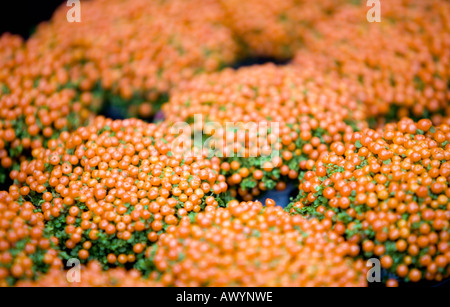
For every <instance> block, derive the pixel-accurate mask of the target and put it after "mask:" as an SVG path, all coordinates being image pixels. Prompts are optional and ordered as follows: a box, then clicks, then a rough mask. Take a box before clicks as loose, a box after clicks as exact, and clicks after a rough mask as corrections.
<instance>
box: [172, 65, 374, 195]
mask: <svg viewBox="0 0 450 307" xmlns="http://www.w3.org/2000/svg"><path fill="white" fill-rule="evenodd" d="M351 87H352V85H351V84H350V83H347V82H340V80H339V79H338V78H336V76H335V75H333V74H328V75H319V74H316V73H315V72H314V70H300V69H295V68H293V67H290V66H281V67H280V66H275V65H273V64H266V65H262V66H252V67H244V68H241V69H238V70H232V69H226V70H224V71H222V72H219V73H214V74H209V75H200V76H197V77H196V78H194V79H192V80H191V81H189V82H183V83H181V84H180V85H179V86H178V87H177V89H176V90H174V91H173V92H172V95H171V98H170V100H169V102H167V103H166V104H165V105H164V106H163V111H164V113H165V114H167V117H166V120H165V122H166V123H167V124H174V123H177V122H187V123H190V122H193V124H192V129H193V130H194V131H198V130H199V131H200V133H203V134H206V135H208V136H211V135H212V139H213V141H214V144H213V145H214V146H212V147H214V148H213V150H214V151H215V152H216V155H217V156H219V157H223V158H222V161H223V162H222V165H221V169H222V172H223V174H224V175H226V176H227V183H228V184H229V185H230V186H236V187H239V189H233V190H232V192H233V194H232V196H233V197H234V196H236V192H238V193H239V194H240V196H242V197H243V198H244V200H251V199H252V197H254V196H257V195H259V193H260V191H261V190H263V191H264V190H267V189H273V188H274V187H275V186H277V189H283V188H284V187H285V182H284V181H286V180H295V179H296V178H297V177H298V175H299V172H300V171H301V170H302V169H305V167H306V165H307V164H310V163H313V160H316V159H317V158H318V157H319V156H320V154H321V153H324V152H326V151H327V150H328V146H329V144H331V143H332V142H333V141H340V140H342V136H343V135H344V134H345V133H351V132H353V131H354V129H357V130H359V129H362V128H364V127H365V125H366V123H365V121H364V107H363V106H362V105H361V104H359V103H358V102H357V101H356V100H354V99H352V97H350V96H349V95H348V94H347V93H348V92H349V91H351V89H349V88H351ZM198 114H200V115H202V116H201V118H200V117H198V116H197V115H198ZM197 118H199V119H197ZM230 123H231V124H235V125H236V129H235V130H232V129H230V127H229V126H227V125H228V124H230ZM239 123H241V124H242V126H239ZM272 123H277V124H278V125H277V126H273V127H272ZM246 124H253V125H254V126H245V125H246ZM208 126H209V127H210V128H212V129H208ZM262 128H264V130H263V129H262ZM208 130H210V131H208ZM230 133H231V135H230ZM236 190H238V191H236Z"/></svg>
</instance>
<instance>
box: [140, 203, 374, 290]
mask: <svg viewBox="0 0 450 307" xmlns="http://www.w3.org/2000/svg"><path fill="white" fill-rule="evenodd" d="M325 228H326V227H325V225H324V224H323V223H322V222H319V221H318V220H315V219H314V220H309V221H308V220H306V219H304V218H303V217H301V216H298V215H297V216H291V215H289V214H288V213H286V212H285V211H283V209H282V208H281V207H276V206H275V202H274V201H273V200H268V201H266V206H264V207H263V205H262V204H261V203H260V202H241V203H239V202H238V201H236V200H233V201H231V202H230V203H229V204H228V206H227V207H226V208H216V207H211V206H207V207H206V208H205V212H202V213H200V214H198V215H197V216H196V217H195V221H193V222H191V221H190V220H189V219H188V218H183V219H182V220H181V221H180V224H179V225H178V226H177V227H176V228H173V229H171V230H170V231H169V230H168V231H167V232H166V233H165V234H164V235H162V236H161V238H160V240H159V241H158V242H157V244H156V245H154V246H152V247H151V249H150V250H149V251H148V254H149V260H150V261H152V263H154V265H155V266H156V268H157V272H154V273H152V274H151V278H153V279H157V280H159V281H160V282H161V283H162V285H164V286H364V285H366V275H365V274H364V270H365V266H364V263H363V262H362V261H360V260H356V261H353V260H352V259H351V258H349V257H348V256H350V255H351V253H352V251H353V250H354V247H353V246H352V244H349V243H346V242H344V241H343V238H342V237H341V236H339V235H338V234H337V233H336V232H333V231H329V232H326V231H324V230H325Z"/></svg>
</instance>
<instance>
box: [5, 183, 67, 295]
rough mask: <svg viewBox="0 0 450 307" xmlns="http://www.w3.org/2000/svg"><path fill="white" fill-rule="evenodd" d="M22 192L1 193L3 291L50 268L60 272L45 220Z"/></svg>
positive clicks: (53, 239) (55, 240) (59, 262)
mask: <svg viewBox="0 0 450 307" xmlns="http://www.w3.org/2000/svg"><path fill="white" fill-rule="evenodd" d="M35 211H36V207H35V205H34V204H32V203H31V202H29V201H26V202H21V201H20V195H19V192H18V191H17V190H15V189H11V192H10V193H7V192H5V191H2V192H0V287H5V286H8V285H9V286H11V285H13V284H14V283H15V281H17V280H20V279H24V278H25V279H32V278H35V277H36V276H37V275H38V274H39V273H43V272H46V271H47V270H48V269H49V268H60V267H61V266H62V261H61V259H59V258H58V257H57V251H56V249H54V248H53V247H54V245H55V243H56V242H57V239H56V238H51V237H49V236H47V235H46V233H45V225H44V217H43V215H42V214H41V213H37V212H35Z"/></svg>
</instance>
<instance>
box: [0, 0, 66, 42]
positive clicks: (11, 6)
mask: <svg viewBox="0 0 450 307" xmlns="http://www.w3.org/2000/svg"><path fill="white" fill-rule="evenodd" d="M63 3H67V1H64V0H22V1H21V0H3V1H1V3H0V34H2V33H4V32H9V33H13V34H18V35H21V36H22V37H23V38H28V37H29V36H30V34H31V33H32V32H33V30H34V28H35V26H36V25H38V24H39V23H40V22H42V21H45V20H49V19H50V18H51V17H52V15H53V12H54V11H55V9H56V8H57V7H59V6H60V5H62V4H63Z"/></svg>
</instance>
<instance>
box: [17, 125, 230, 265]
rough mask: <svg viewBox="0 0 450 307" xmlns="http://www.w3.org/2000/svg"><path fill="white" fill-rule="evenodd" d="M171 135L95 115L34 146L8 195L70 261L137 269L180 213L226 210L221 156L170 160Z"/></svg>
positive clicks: (174, 157)
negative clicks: (27, 207) (31, 211)
mask: <svg viewBox="0 0 450 307" xmlns="http://www.w3.org/2000/svg"><path fill="white" fill-rule="evenodd" d="M171 137H172V136H170V135H168V136H167V137H166V136H165V135H164V130H163V129H162V128H161V127H160V126H156V125H155V124H147V123H145V122H142V121H140V120H137V119H127V120H123V121H120V120H116V121H114V120H111V119H105V118H103V117H98V118H97V119H96V120H95V122H94V123H92V124H91V125H89V126H87V127H81V128H79V129H77V130H76V131H75V132H73V133H68V132H63V133H61V135H60V137H59V139H57V140H50V141H49V142H48V146H47V147H48V149H45V148H40V149H35V150H34V151H33V158H34V159H33V160H31V161H24V162H22V164H21V165H20V170H14V171H12V172H11V175H10V176H11V178H12V179H13V180H14V181H15V183H16V185H13V186H12V187H10V191H12V190H14V191H15V193H17V194H18V196H20V197H21V198H23V199H24V200H27V201H31V202H32V203H33V204H35V206H36V210H37V211H38V212H39V214H40V216H41V217H42V219H43V221H45V227H46V230H47V231H48V232H50V233H52V234H54V235H55V236H56V238H57V239H58V242H59V248H60V249H61V250H64V251H66V254H67V256H68V257H76V258H79V259H80V260H82V261H83V262H85V261H87V260H90V259H94V260H98V261H100V262H102V263H103V264H105V265H106V264H109V265H118V264H120V265H124V264H126V263H130V264H134V263H136V262H137V261H138V260H139V259H140V258H142V257H143V256H144V254H143V252H144V251H145V248H146V247H147V246H148V245H149V244H151V243H152V242H155V241H157V240H158V237H159V236H160V234H161V233H163V232H164V231H165V230H166V229H167V228H170V227H173V226H174V225H176V224H177V223H178V221H179V219H180V218H182V217H183V216H192V215H194V214H196V213H198V212H200V211H201V210H202V209H203V208H204V207H205V206H206V205H210V206H219V202H221V203H220V205H223V203H222V201H221V200H219V199H216V198H217V197H218V195H219V194H222V193H224V192H226V191H227V184H226V183H225V177H224V176H223V175H219V174H218V173H219V170H220V164H219V161H218V159H217V158H216V159H211V160H206V159H201V157H195V156H191V157H189V156H187V155H184V156H177V155H174V154H173V152H172V151H170V149H171V147H170V146H171V145H170V142H171ZM172 138H173V137H172ZM22 206H23V204H22Z"/></svg>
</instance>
